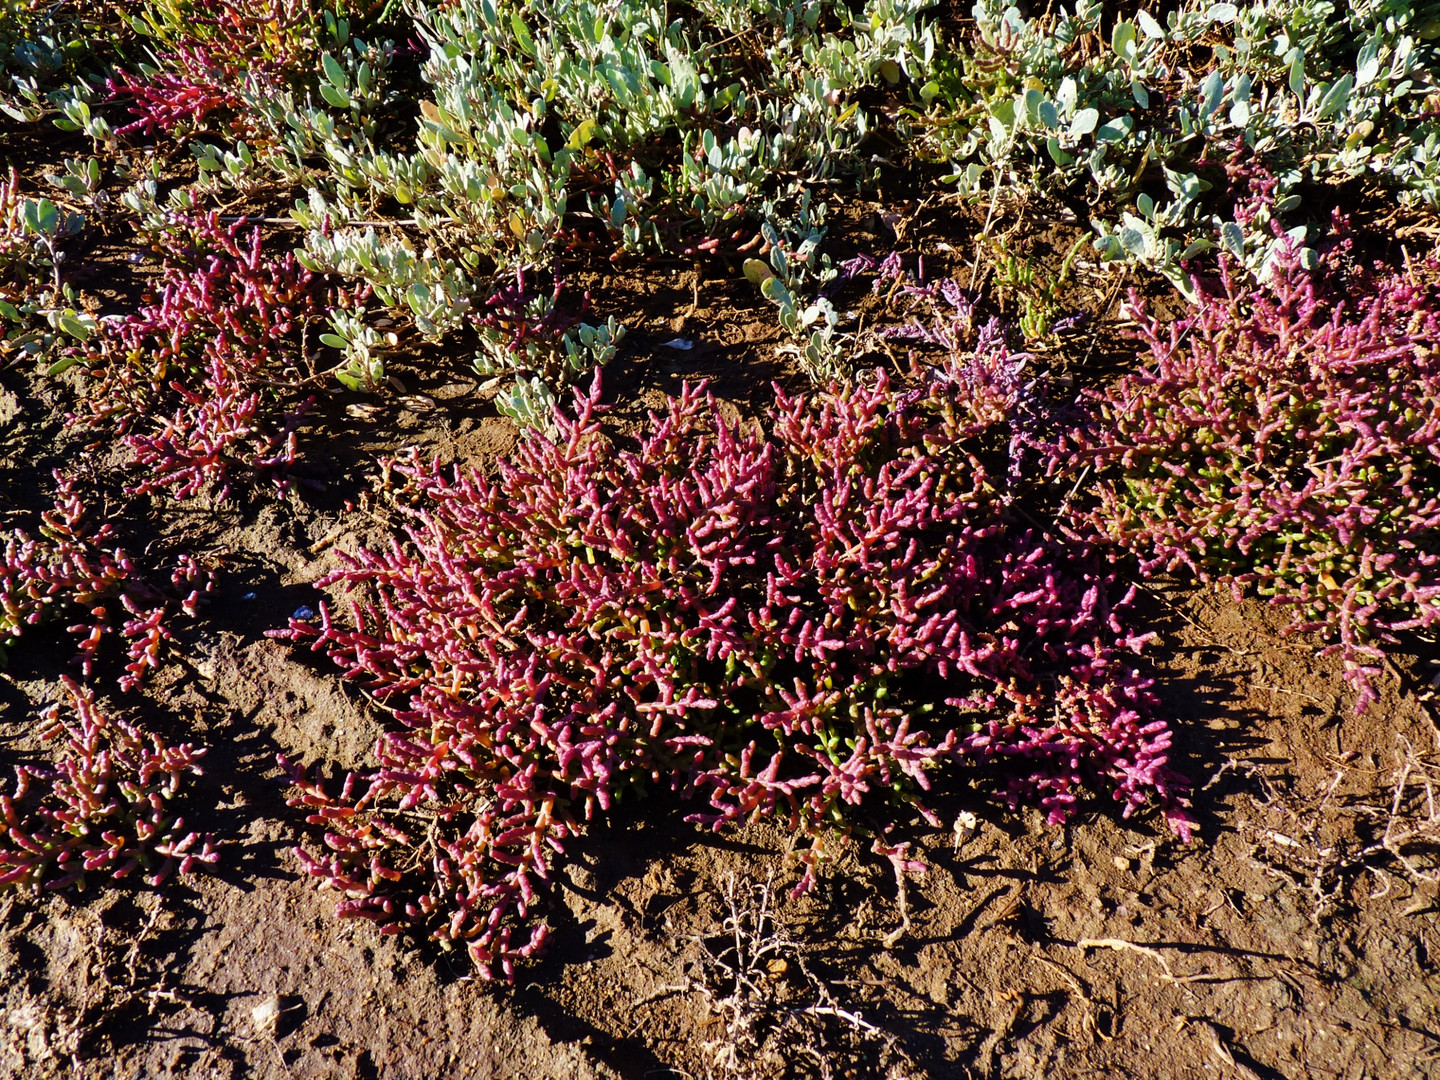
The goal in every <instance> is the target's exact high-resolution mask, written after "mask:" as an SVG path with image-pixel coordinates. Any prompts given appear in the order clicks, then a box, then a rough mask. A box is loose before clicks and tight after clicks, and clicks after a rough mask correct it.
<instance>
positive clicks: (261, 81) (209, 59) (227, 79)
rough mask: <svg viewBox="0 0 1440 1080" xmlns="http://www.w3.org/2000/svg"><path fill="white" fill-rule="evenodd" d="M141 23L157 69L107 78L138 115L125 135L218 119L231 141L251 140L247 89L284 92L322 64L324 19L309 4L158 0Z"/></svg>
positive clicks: (276, 0)
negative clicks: (290, 83)
mask: <svg viewBox="0 0 1440 1080" xmlns="http://www.w3.org/2000/svg"><path fill="white" fill-rule="evenodd" d="M142 17H143V18H144V20H145V22H146V23H147V27H146V29H147V31H148V34H149V36H150V37H151V40H152V41H153V42H154V44H155V47H156V49H157V52H158V56H156V58H155V59H156V60H157V63H158V67H148V68H145V69H143V70H144V74H142V75H140V76H138V77H137V76H135V75H131V74H129V73H128V72H126V71H124V70H117V71H116V74H115V78H113V79H111V80H110V82H109V86H110V91H111V94H112V95H113V96H115V97H120V96H128V97H130V98H131V99H132V101H133V104H132V106H131V109H130V111H131V112H132V113H133V114H134V115H135V117H136V119H135V120H134V121H133V122H132V123H130V124H127V125H126V126H124V127H122V128H121V129H120V134H126V133H129V132H132V131H140V132H143V133H144V134H146V135H153V134H156V133H162V132H163V133H167V134H175V133H178V132H180V131H182V130H184V129H190V130H195V129H199V128H201V127H202V126H203V125H204V124H205V122H206V120H207V118H208V117H210V116H211V114H215V113H220V114H223V115H224V116H225V124H224V127H225V130H226V133H227V134H228V135H230V136H231V137H238V138H253V137H254V136H255V135H256V134H257V131H256V129H255V126H254V125H253V123H252V122H251V117H250V115H249V110H248V109H246V107H245V105H244V96H243V94H242V91H245V90H249V91H251V92H254V91H257V90H267V91H275V90H279V89H281V88H283V87H284V86H285V85H286V83H287V82H288V81H290V80H294V79H296V78H298V77H300V76H302V75H303V74H306V73H309V72H310V71H311V70H312V69H313V68H314V66H315V62H316V59H317V55H316V54H317V45H316V42H317V36H318V33H319V22H320V20H319V17H318V14H317V12H316V11H315V10H314V9H313V5H311V4H309V3H306V2H305V0H211V2H209V3H205V4H193V3H189V2H187V0H158V2H155V3H151V4H147V5H146V6H145V10H144V13H143V16H142Z"/></svg>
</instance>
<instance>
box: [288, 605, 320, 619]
mask: <svg viewBox="0 0 1440 1080" xmlns="http://www.w3.org/2000/svg"><path fill="white" fill-rule="evenodd" d="M314 617H315V609H314V608H312V607H309V606H308V605H306V604H301V605H300V606H299V607H297V608H296V609H295V612H294V614H293V615H292V616H291V618H294V619H313V618H314Z"/></svg>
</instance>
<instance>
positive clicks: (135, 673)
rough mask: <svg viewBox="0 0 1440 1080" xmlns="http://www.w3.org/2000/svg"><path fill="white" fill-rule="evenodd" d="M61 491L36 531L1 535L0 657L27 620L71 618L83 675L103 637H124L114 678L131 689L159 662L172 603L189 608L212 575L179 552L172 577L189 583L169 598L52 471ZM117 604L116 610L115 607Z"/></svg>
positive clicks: (70, 483)
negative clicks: (124, 657)
mask: <svg viewBox="0 0 1440 1080" xmlns="http://www.w3.org/2000/svg"><path fill="white" fill-rule="evenodd" d="M56 480H57V481H58V483H59V494H58V495H57V496H56V499H55V505H54V507H53V508H52V509H50V510H47V511H45V512H44V513H42V514H41V515H40V521H41V525H40V531H39V535H38V536H32V535H30V534H29V533H27V532H25V531H23V530H21V529H15V530H13V531H11V532H10V533H9V534H8V535H7V536H5V537H4V552H3V559H0V659H3V656H4V651H3V650H4V648H8V647H10V646H13V645H15V644H16V643H17V642H18V641H19V640H20V638H21V637H22V636H23V635H24V634H25V633H27V632H28V631H29V630H30V629H31V628H32V627H34V626H36V625H38V624H39V623H41V622H43V621H45V620H47V619H50V618H55V617H59V618H64V619H77V620H79V621H77V622H76V623H75V624H73V625H71V626H68V627H67V628H66V629H68V630H69V631H70V632H71V633H73V634H76V635H78V636H79V637H80V638H81V641H80V658H81V663H82V666H83V668H84V673H85V676H86V677H87V678H88V677H89V676H90V673H91V669H92V667H93V665H94V662H95V657H96V653H97V652H98V650H99V648H100V646H101V644H102V643H103V642H104V640H105V638H106V637H107V636H108V635H110V634H113V633H118V634H119V635H120V637H121V638H123V639H124V640H125V642H126V651H127V654H128V656H129V660H130V662H129V663H128V664H126V665H125V674H124V675H122V676H121V678H120V688H121V689H122V690H129V689H131V688H132V687H134V686H136V685H137V684H138V683H139V682H140V680H141V679H143V678H144V676H145V674H146V673H147V672H148V671H149V670H150V669H151V668H154V667H157V666H159V663H160V658H161V655H162V651H163V649H164V647H165V643H166V642H168V641H170V640H171V635H170V631H169V630H168V629H167V627H166V625H165V620H166V617H167V615H168V614H169V612H170V610H171V608H172V607H175V606H178V607H179V608H180V609H181V610H182V611H184V613H185V614H187V615H191V616H193V615H194V614H195V612H196V609H197V607H198V606H199V604H200V601H201V598H202V597H203V595H204V594H205V593H206V592H208V591H209V590H210V587H211V584H212V583H211V580H210V577H209V575H208V574H206V573H204V572H203V571H202V570H201V569H200V567H199V565H198V564H197V563H196V562H195V560H194V559H192V558H191V557H190V556H188V555H187V556H182V557H181V558H180V560H179V561H178V563H177V565H176V568H175V570H174V572H173V573H172V574H171V584H172V585H173V586H174V587H175V588H177V589H188V590H189V591H188V594H187V595H186V596H185V598H184V599H183V600H181V601H179V602H178V604H172V603H171V602H170V601H167V600H166V598H165V597H164V596H163V595H161V594H160V593H158V592H157V591H156V590H154V589H152V588H150V587H149V586H148V585H146V584H145V583H144V581H142V580H141V578H140V577H139V575H138V574H137V573H136V570H135V567H134V566H133V565H132V564H131V562H130V559H129V557H128V556H127V555H126V554H125V552H124V550H123V549H121V548H118V547H112V546H110V541H111V540H112V539H113V537H114V530H113V529H112V528H111V527H110V525H109V524H102V525H100V526H99V527H98V528H92V527H91V526H90V524H89V521H88V519H89V514H88V513H87V511H86V509H85V506H84V504H83V503H82V502H81V499H80V496H79V495H78V494H77V493H76V491H75V480H74V478H73V477H63V476H60V475H58V474H57V476H56ZM117 608H118V609H119V610H120V611H121V612H123V615H120V616H119V617H118V622H119V625H118V627H117V625H116V623H117V615H116V609H117Z"/></svg>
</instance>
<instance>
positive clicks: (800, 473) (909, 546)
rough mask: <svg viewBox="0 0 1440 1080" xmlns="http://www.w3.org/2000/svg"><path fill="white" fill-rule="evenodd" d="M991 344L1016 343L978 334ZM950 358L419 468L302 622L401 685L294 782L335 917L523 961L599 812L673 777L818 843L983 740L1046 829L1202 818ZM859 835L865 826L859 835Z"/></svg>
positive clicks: (974, 756) (879, 817)
mask: <svg viewBox="0 0 1440 1080" xmlns="http://www.w3.org/2000/svg"><path fill="white" fill-rule="evenodd" d="M992 347H993V348H994V349H996V350H1003V343H999V342H992ZM977 364H979V365H980V366H982V367H986V368H997V367H1003V366H1004V365H1003V364H1001V363H1000V362H999V361H997V359H996V358H995V357H993V356H987V357H982V358H980V359H979V360H976V359H975V358H973V357H965V358H959V357H957V356H954V355H952V356H950V357H949V359H948V360H947V361H946V362H945V363H944V364H943V365H942V366H940V367H939V368H936V369H931V370H928V371H918V372H917V373H916V374H915V377H914V380H913V383H912V384H911V385H909V386H897V385H895V384H892V383H891V381H890V380H889V379H888V378H887V376H886V375H885V373H884V372H883V371H880V372H875V373H873V374H872V375H871V376H870V377H868V378H865V379H861V380H857V381H856V383H854V384H853V385H850V386H848V387H845V388H837V389H834V390H832V391H831V392H828V393H824V394H821V395H817V396H816V397H815V398H813V399H810V400H807V399H803V398H790V397H787V396H785V395H784V394H783V393H780V392H779V391H778V390H777V401H776V404H775V406H774V407H773V408H772V409H771V410H770V412H769V414H768V416H767V418H766V420H765V422H764V423H742V424H735V425H731V424H727V423H726V422H724V421H723V420H721V419H720V417H719V415H718V414H717V410H716V406H715V403H714V402H713V401H712V400H710V399H709V398H707V396H706V395H705V393H704V392H703V390H701V389H696V388H687V389H686V390H685V391H684V392H682V393H681V395H680V396H679V397H678V398H675V399H672V400H670V401H669V402H668V404H667V405H666V407H665V409H664V410H663V411H662V412H661V413H659V414H655V415H652V416H651V418H650V421H649V423H648V424H647V425H646V426H645V428H644V429H643V431H641V432H640V433H639V435H638V437H637V442H636V445H635V446H634V448H633V449H622V448H621V446H619V445H617V444H616V443H615V442H613V441H612V440H611V439H610V438H609V437H608V435H607V433H606V431H605V429H604V427H603V426H602V424H601V422H600V415H601V412H602V409H601V408H600V406H599V387H598V379H597V383H596V386H595V387H594V388H593V389H592V391H591V392H590V394H589V395H588V396H586V395H577V409H576V411H575V413H574V414H573V415H572V414H570V413H567V412H565V411H563V410H557V411H556V413H555V415H554V418H553V428H552V433H551V434H548V435H547V434H543V433H541V431H539V430H532V431H530V432H528V433H526V435H525V436H524V437H523V438H522V441H521V444H520V447H519V449H518V451H517V452H516V455H515V457H514V459H513V460H511V461H509V462H505V463H502V464H501V465H500V466H499V473H498V477H497V478H496V479H495V480H494V481H491V480H487V479H486V478H485V477H484V476H482V475H480V474H479V473H477V472H474V471H472V470H464V469H460V470H456V471H454V472H448V471H446V470H443V469H441V468H440V467H439V466H438V465H424V464H419V463H414V462H412V463H408V464H402V465H400V466H398V467H397V471H398V473H399V474H400V475H402V476H403V477H404V478H405V490H404V491H403V492H402V493H401V497H400V500H399V502H400V505H401V506H402V507H403V510H402V512H403V513H404V515H405V516H406V518H407V522H408V523H407V526H406V536H405V538H404V539H397V540H396V541H395V542H394V544H393V546H392V547H390V548H389V549H388V550H362V551H361V552H359V553H358V554H357V555H354V556H351V557H349V558H348V559H347V566H346V567H345V569H343V570H340V571H338V572H336V573H335V574H333V575H331V576H330V577H329V578H328V579H326V580H325V582H324V584H326V585H329V584H334V583H338V582H343V583H345V584H346V585H347V586H348V587H349V588H351V589H353V590H355V591H356V592H358V594H359V596H358V598H357V599H355V600H354V601H353V604H352V614H351V618H350V619H349V620H339V619H337V618H335V617H334V616H333V615H332V613H331V612H330V611H329V609H328V608H322V612H321V615H320V617H319V621H318V625H317V624H315V623H311V622H298V621H297V622H292V623H291V625H290V629H289V630H288V631H283V632H281V633H282V634H283V635H284V636H289V637H291V638H293V639H296V640H310V641H312V644H313V647H314V648H315V649H316V650H319V651H323V652H326V653H328V654H329V655H330V657H331V658H332V659H333V660H334V661H335V662H337V663H338V664H339V665H340V666H341V667H343V668H344V670H345V671H346V674H347V676H348V677H350V678H352V679H355V680H357V681H359V682H361V683H362V684H363V685H364V686H366V687H367V688H369V689H370V690H371V691H372V692H374V693H375V694H376V695H377V696H378V697H379V698H380V699H382V700H383V701H385V702H386V703H387V705H388V707H389V708H392V709H394V715H395V717H396V720H397V722H398V728H397V729H396V730H393V731H391V732H390V733H388V734H387V735H385V736H384V737H383V738H382V739H381V740H380V741H379V743H378V744H377V746H376V751H375V752H376V755H377V758H378V765H377V767H376V768H375V769H374V770H373V771H371V772H369V773H368V774H366V775H364V776H353V775H352V776H351V777H349V778H348V779H347V780H346V781H345V784H344V788H343V790H342V791H341V792H340V793H339V794H338V795H336V794H331V793H330V792H328V791H327V790H326V788H325V787H324V785H323V784H321V783H319V782H317V781H314V780H311V779H307V777H306V776H305V773H304V771H303V770H294V771H293V772H292V777H293V780H294V782H295V784H296V785H297V788H298V794H297V795H296V796H294V798H293V802H294V803H295V804H296V805H300V806H303V807H305V808H306V809H308V811H309V818H308V820H309V821H310V822H312V823H314V824H320V825H323V826H324V828H325V830H326V833H325V840H324V848H323V849H322V850H320V851H319V852H318V853H312V852H309V851H306V852H303V853H302V855H301V857H302V859H303V861H304V862H305V864H306V866H307V867H308V869H309V872H310V873H311V874H313V875H314V876H316V877H318V878H320V879H321V880H322V881H324V882H325V883H327V884H329V885H331V886H333V887H335V888H336V889H338V890H339V891H341V892H343V893H344V894H345V896H346V897H347V898H346V899H345V900H344V901H343V902H342V903H341V904H340V906H339V913H340V914H341V915H344V916H358V917H363V918H368V919H373V920H374V921H375V922H377V923H379V924H380V925H381V927H382V928H383V929H384V930H385V931H387V932H399V931H401V930H403V929H406V928H414V929H419V930H421V931H422V932H424V933H427V934H428V935H429V936H430V937H431V938H433V939H436V940H438V941H440V942H441V943H442V944H444V945H446V946H447V947H453V946H457V945H462V946H466V947H468V949H469V952H470V955H471V957H472V958H473V960H474V962H475V963H476V965H477V967H478V968H479V970H480V971H481V972H482V973H483V974H484V975H486V976H489V975H491V974H492V973H493V971H494V968H495V966H496V965H497V964H498V966H499V967H500V969H501V970H502V971H503V972H504V973H505V974H506V975H507V976H508V975H511V974H512V972H513V965H514V963H515V962H516V961H517V960H518V959H520V958H522V957H526V956H529V955H531V954H532V953H533V952H534V951H535V950H536V949H537V948H538V947H539V946H540V945H541V943H542V942H543V941H544V939H545V934H546V929H545V927H544V925H543V924H540V925H536V924H535V922H534V920H533V919H532V918H531V917H530V915H529V911H530V908H531V906H532V905H533V904H534V903H535V901H536V891H535V887H536V883H537V882H543V881H544V880H545V879H546V878H547V876H548V873H549V868H550V865H551V862H552V859H553V858H554V857H555V854H556V853H557V852H559V851H561V850H562V847H563V845H564V844H565V842H566V841H567V840H569V839H570V838H571V837H572V836H574V835H575V834H576V833H577V832H578V831H579V830H581V829H582V828H583V824H584V822H585V821H586V820H587V819H589V818H590V817H591V816H592V814H593V813H594V812H595V811H596V810H600V811H604V810H606V809H608V808H609V807H610V806H611V805H612V804H613V803H614V802H615V800H617V799H620V798H622V797H626V796H633V795H638V794H640V793H641V792H644V791H648V792H651V793H656V792H658V791H662V790H667V789H668V790H669V791H671V792H675V793H678V794H679V795H680V796H681V797H682V799H683V801H685V802H688V804H689V806H690V809H689V810H688V816H689V818H690V819H691V820H694V821H698V822H702V823H704V824H707V825H711V826H713V827H715V828H720V827H723V826H725V825H727V824H730V823H735V822H743V821H751V820H755V819H760V818H770V819H774V820H778V821H782V822H785V823H787V825H788V826H789V827H790V828H791V829H793V830H795V831H796V832H797V833H799V834H801V835H803V836H804V837H806V838H808V840H809V842H810V844H811V845H812V846H811V847H810V849H809V850H808V851H807V852H806V853H805V855H804V856H803V859H804V861H805V862H806V864H807V869H806V872H805V876H804V878H803V880H802V881H801V882H800V885H799V886H798V887H799V888H805V887H808V886H809V885H810V884H811V883H812V882H813V880H814V878H813V872H814V865H815V861H816V859H817V858H818V857H819V855H820V854H821V853H822V850H821V849H822V846H823V844H824V843H825V841H826V837H827V835H829V836H833V835H835V834H834V833H827V830H832V829H833V830H837V831H838V832H839V834H840V835H841V836H843V835H846V834H847V833H849V832H851V831H852V830H857V829H861V826H860V824H859V823H860V822H861V820H862V819H861V817H860V816H859V815H860V813H861V812H862V809H863V811H864V812H866V813H867V814H868V817H867V818H866V819H865V820H868V821H870V822H872V823H874V825H875V827H874V828H873V829H868V835H870V837H871V838H872V840H873V845H874V849H875V850H876V851H877V852H878V853H880V854H884V855H886V856H888V857H889V858H891V859H892V860H896V861H897V863H898V864H899V865H903V866H910V865H913V863H912V862H911V861H910V860H909V859H908V858H907V856H906V854H905V845H904V844H903V843H894V842H893V841H892V839H891V838H890V837H889V831H890V827H891V825H899V824H901V823H903V822H907V821H909V820H910V819H911V817H912V816H914V815H916V814H918V815H921V816H922V817H925V818H926V819H927V820H929V821H931V822H932V823H934V822H935V821H936V819H935V817H934V815H933V813H932V812H931V811H930V810H929V809H927V807H926V805H925V792H926V791H927V790H928V789H929V787H930V783H931V777H932V775H933V774H934V772H935V770H936V769H937V767H939V766H941V765H942V764H944V763H947V762H957V761H964V760H971V761H974V762H976V763H980V762H984V763H987V764H988V765H989V766H990V767H991V768H992V770H993V771H994V772H995V773H996V775H997V777H998V778H1000V779H1001V783H1002V785H1003V790H1004V794H1005V795H1006V796H1007V797H1008V799H1009V800H1010V801H1011V802H1012V804H1013V803H1017V802H1019V801H1021V800H1027V801H1030V800H1033V801H1034V802H1035V803H1037V804H1038V805H1040V806H1042V807H1043V808H1044V809H1045V810H1047V811H1048V812H1049V814H1050V816H1051V818H1052V820H1057V821H1058V820H1060V819H1062V818H1063V817H1064V816H1065V814H1066V813H1067V812H1068V811H1069V810H1070V808H1071V807H1072V806H1073V805H1074V803H1075V801H1076V799H1077V796H1078V793H1079V789H1080V788H1081V787H1082V785H1085V784H1087V783H1088V784H1098V785H1099V786H1100V787H1102V788H1106V789H1109V790H1110V791H1112V792H1113V793H1114V795H1115V797H1116V798H1117V799H1118V800H1119V801H1120V803H1121V804H1122V806H1123V808H1124V812H1125V813H1127V814H1128V813H1130V812H1132V811H1134V810H1135V809H1137V808H1138V807H1140V806H1142V805H1144V804H1145V803H1146V802H1147V801H1150V800H1153V801H1154V802H1155V803H1157V804H1159V805H1160V806H1161V807H1162V808H1163V809H1164V811H1165V812H1166V813H1167V815H1168V816H1169V817H1170V819H1171V820H1172V822H1173V823H1174V824H1175V825H1176V827H1177V829H1178V830H1179V831H1180V832H1182V833H1184V832H1186V831H1187V828H1188V826H1187V821H1186V818H1185V816H1184V811H1183V805H1184V803H1185V799H1184V795H1183V783H1182V782H1180V781H1179V780H1178V778H1177V777H1176V776H1175V775H1174V774H1173V773H1172V772H1171V770H1170V769H1169V767H1168V765H1167V759H1168V753H1169V744H1170V733H1169V731H1168V730H1167V728H1166V725H1165V724H1164V722H1163V721H1159V720H1156V719H1154V717H1153V716H1152V715H1151V713H1150V709H1151V704H1152V698H1151V695H1150V693H1149V689H1148V688H1149V683H1148V681H1147V680H1145V679H1143V678H1141V677H1140V676H1139V675H1138V674H1137V673H1136V672H1135V671H1133V670H1131V669H1129V668H1127V667H1125V666H1124V665H1123V664H1122V663H1121V661H1120V660H1119V659H1118V656H1117V650H1120V649H1124V648H1127V647H1129V648H1138V647H1139V645H1140V644H1141V639H1139V638H1137V637H1135V636H1133V635H1131V634H1130V633H1129V632H1128V631H1127V630H1126V629H1125V628H1124V626H1123V625H1122V623H1121V622H1120V618H1119V611H1120V609H1121V608H1122V607H1123V600H1119V601H1117V598H1115V597H1113V596H1112V595H1111V590H1110V581H1109V580H1108V579H1107V578H1105V577H1104V576H1103V575H1102V574H1101V573H1099V572H1098V571H1097V570H1096V569H1095V567H1096V563H1095V561H1094V560H1093V559H1091V558H1090V557H1089V555H1088V553H1087V552H1085V551H1084V550H1081V549H1078V548H1075V547H1070V546H1066V545H1063V544H1062V543H1061V542H1059V541H1057V540H1055V539H1053V538H1051V537H1049V536H1046V535H1042V534H1041V533H1040V532H1038V531H1036V530H1034V529H1032V528H1030V527H1027V526H1025V525H1024V524H1022V523H1020V522H1018V521H1017V520H1016V519H1015V518H1014V517H1012V515H1011V512H1010V508H1009V504H1008V498H1007V496H1006V494H1005V479H1004V477H1003V476H997V475H992V474H991V473H990V472H989V471H987V469H986V467H985V466H984V465H983V464H982V463H981V460H980V459H979V458H978V457H977V456H976V450H977V449H978V448H979V447H980V446H981V445H982V444H983V443H984V442H985V441H986V439H987V438H988V437H989V435H990V429H991V428H992V427H993V426H994V423H993V420H992V419H991V418H990V416H989V414H990V413H991V412H992V410H993V407H994V405H995V402H994V401H986V402H979V401H974V400H962V401H957V400H956V396H955V394H954V388H955V387H956V386H959V385H964V386H966V387H970V388H972V389H973V392H974V394H976V395H977V396H980V395H990V396H992V397H994V396H996V395H1000V396H1001V398H1002V400H1003V395H1004V394H1007V393H1010V392H1011V390H1010V389H1009V388H1003V387H999V386H998V385H997V384H996V382H995V381H994V380H992V379H990V378H988V377H985V378H981V377H976V376H975V374H974V373H973V372H971V371H970V370H969V369H971V368H972V367H975V366H976V365H977ZM861 831H867V830H865V829H861Z"/></svg>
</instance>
